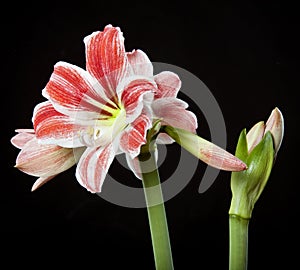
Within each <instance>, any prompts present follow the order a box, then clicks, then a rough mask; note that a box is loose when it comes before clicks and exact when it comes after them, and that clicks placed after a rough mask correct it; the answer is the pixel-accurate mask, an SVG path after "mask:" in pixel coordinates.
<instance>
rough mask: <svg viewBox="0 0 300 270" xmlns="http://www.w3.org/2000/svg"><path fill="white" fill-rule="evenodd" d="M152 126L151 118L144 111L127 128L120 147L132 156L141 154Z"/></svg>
mask: <svg viewBox="0 0 300 270" xmlns="http://www.w3.org/2000/svg"><path fill="white" fill-rule="evenodd" d="M151 126H152V122H151V119H150V118H149V117H148V116H147V114H146V113H142V114H141V115H140V116H139V117H138V118H136V119H135V120H134V121H133V122H132V123H131V125H130V126H129V127H128V128H126V129H125V130H124V131H123V133H122V135H121V138H120V148H121V150H123V151H124V152H125V153H128V154H130V156H131V157H132V158H134V157H136V156H138V155H139V153H140V150H141V146H142V145H143V144H145V143H146V142H147V141H146V135H147V130H148V129H149V128H150V127H151Z"/></svg>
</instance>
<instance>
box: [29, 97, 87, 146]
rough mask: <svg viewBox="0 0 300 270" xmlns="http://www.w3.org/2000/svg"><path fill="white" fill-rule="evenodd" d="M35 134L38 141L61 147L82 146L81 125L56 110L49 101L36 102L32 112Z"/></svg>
mask: <svg viewBox="0 0 300 270" xmlns="http://www.w3.org/2000/svg"><path fill="white" fill-rule="evenodd" d="M32 120H33V125H34V129H35V134H36V137H37V139H39V141H40V143H43V144H56V145H60V146H62V147H79V146H83V144H82V143H81V142H80V131H81V130H82V129H85V128H84V127H83V126H80V125H78V124H75V121H74V119H72V118H70V117H69V116H66V115H64V114H61V113H59V112H57V111H56V110H55V109H54V107H53V106H52V104H51V102H49V101H45V102H42V103H40V104H38V105H37V106H36V107H35V108H34V112H33V119H32Z"/></svg>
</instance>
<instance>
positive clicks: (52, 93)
mask: <svg viewBox="0 0 300 270" xmlns="http://www.w3.org/2000/svg"><path fill="white" fill-rule="evenodd" d="M93 80H94V79H93V78H92V77H91V76H90V74H89V73H88V72H87V71H85V70H83V69H81V68H79V67H77V66H74V65H71V64H68V63H65V62H58V63H57V64H56V65H55V66H54V71H53V73H52V75H51V77H50V80H49V82H48V83H47V85H46V87H45V88H44V90H43V95H44V96H45V97H46V98H48V99H49V100H50V101H51V102H52V104H53V106H54V107H55V109H56V110H57V111H59V112H60V113H63V114H67V115H69V116H72V117H75V116H76V117H82V115H83V116H84V117H85V118H86V117H88V118H92V117H94V118H96V117H98V115H99V114H104V115H111V113H109V112H107V111H106V110H105V108H106V105H109V106H111V105H110V104H108V102H109V100H108V98H107V97H106V96H105V94H104V90H103V89H102V88H101V86H100V85H99V84H97V82H96V81H95V80H94V81H93Z"/></svg>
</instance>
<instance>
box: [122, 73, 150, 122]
mask: <svg viewBox="0 0 300 270" xmlns="http://www.w3.org/2000/svg"><path fill="white" fill-rule="evenodd" d="M155 88H156V85H155V83H154V81H151V80H149V79H147V78H144V77H139V76H132V77H130V78H129V79H128V80H125V81H124V82H122V84H120V85H119V87H118V93H120V94H121V101H122V104H123V106H124V108H125V110H126V119H127V122H129V123H130V122H132V121H133V120H134V119H135V118H136V117H137V116H138V115H140V113H141V111H142V109H143V106H144V104H143V99H144V97H145V94H148V93H149V95H151V96H149V99H151V100H152V97H153V93H154V91H155Z"/></svg>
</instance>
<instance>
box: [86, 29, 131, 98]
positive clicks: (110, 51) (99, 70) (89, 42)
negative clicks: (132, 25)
mask: <svg viewBox="0 0 300 270" xmlns="http://www.w3.org/2000/svg"><path fill="white" fill-rule="evenodd" d="M84 42H85V46H86V68H87V71H88V72H90V73H91V74H92V75H93V76H94V77H95V78H96V79H97V80H98V81H99V82H100V83H101V85H102V86H103V88H104V90H105V92H106V95H107V97H108V98H110V99H111V100H116V88H117V85H118V84H119V83H120V81H121V80H122V79H123V78H124V77H126V76H127V72H128V71H129V69H128V68H129V63H128V59H127V56H126V52H125V46H124V37H123V34H122V32H121V30H120V29H119V28H118V27H113V26H112V25H107V26H106V27H105V28H104V30H103V31H102V32H94V33H92V34H91V35H89V36H87V37H85V38H84Z"/></svg>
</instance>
